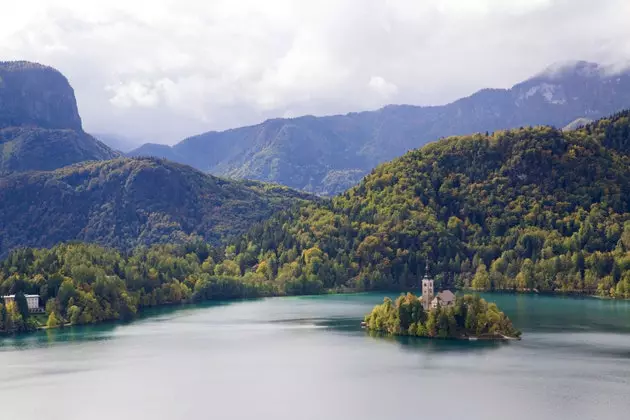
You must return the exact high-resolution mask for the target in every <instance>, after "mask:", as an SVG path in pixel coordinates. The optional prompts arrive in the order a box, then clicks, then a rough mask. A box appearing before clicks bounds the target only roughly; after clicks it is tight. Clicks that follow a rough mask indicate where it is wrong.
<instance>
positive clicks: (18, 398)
mask: <svg viewBox="0 0 630 420" xmlns="http://www.w3.org/2000/svg"><path fill="white" fill-rule="evenodd" d="M383 296H384V295H382V294H353V295H332V296H317V297H295V298H270V299H262V300H255V301H241V302H233V303H226V304H212V305H211V304H206V305H200V306H186V307H182V308H177V309H176V308H168V309H164V310H156V311H153V312H152V313H150V314H149V315H147V316H144V317H143V318H142V319H139V320H137V321H135V322H132V323H130V324H108V325H100V326H95V327H77V328H71V329H66V330H56V331H41V332H38V333H35V334H31V335H25V336H20V337H18V338H8V339H0V363H1V369H0V405H1V406H2V415H1V416H0V418H2V419H19V420H41V419H46V420H57V419H59V420H62V419H63V420H74V419H77V420H78V419H81V420H84V419H90V420H100V419H103V420H105V419H107V420H111V419H116V420H131V419H133V420H138V419H151V420H162V419H164V420H166V419H168V420H177V419H254V418H258V419H274V420H285V419H327V420H331V419H340V420H341V419H344V420H347V419H362V420H363V419H366V420H371V419H387V418H409V419H416V418H417V419H420V418H441V419H464V418H465V419H484V420H488V419H490V420H493V419H502V420H503V419H537V420H547V419H554V420H555V419H606V420H614V419H627V418H628V417H629V416H630V414H629V413H630V302H626V301H608V300H598V299H578V298H564V297H548V296H531V295H508V294H505V295H499V294H497V295H484V297H485V298H486V299H488V300H490V301H494V302H497V304H498V305H499V306H500V308H501V309H503V310H504V311H505V312H506V313H507V314H508V315H509V316H510V317H511V318H512V321H513V322H514V324H515V326H516V327H517V328H520V329H521V330H522V331H523V340H522V341H518V342H508V343H495V342H458V341H437V340H427V339H411V338H408V339H387V338H373V337H370V336H369V335H368V334H367V333H366V332H365V331H363V330H361V328H360V327H359V323H360V321H361V319H362V318H363V315H364V314H365V313H366V312H368V311H369V310H370V309H371V308H372V307H373V305H375V304H377V303H380V302H381V301H382V299H383Z"/></svg>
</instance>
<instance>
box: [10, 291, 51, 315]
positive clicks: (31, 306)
mask: <svg viewBox="0 0 630 420" xmlns="http://www.w3.org/2000/svg"><path fill="white" fill-rule="evenodd" d="M24 297H25V298H26V304H27V305H28V311H29V312H43V308H41V307H40V306H39V295H24ZM2 299H3V300H4V304H5V305H7V304H9V303H10V302H15V295H6V296H2Z"/></svg>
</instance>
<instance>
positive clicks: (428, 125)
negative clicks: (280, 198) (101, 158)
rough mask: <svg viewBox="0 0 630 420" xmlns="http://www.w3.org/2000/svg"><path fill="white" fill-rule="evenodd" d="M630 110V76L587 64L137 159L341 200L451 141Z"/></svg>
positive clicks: (151, 150) (264, 127) (184, 144)
mask: <svg viewBox="0 0 630 420" xmlns="http://www.w3.org/2000/svg"><path fill="white" fill-rule="evenodd" d="M628 107H630V71H628V70H625V71H612V70H610V69H609V68H607V67H603V66H600V65H598V64H594V63H589V62H584V61H579V62H573V63H565V64H562V65H556V66H552V67H550V68H548V69H547V70H545V71H544V72H542V73H540V74H538V75H536V76H534V77H532V78H530V79H528V80H526V81H524V82H522V83H518V84H516V85H515V86H513V87H512V88H510V89H484V90H481V91H479V92H477V93H475V94H473V95H471V96H469V97H466V98H462V99H460V100H457V101H455V102H453V103H450V104H447V105H443V106H428V107H423V106H411V105H390V106H386V107H384V108H382V109H379V110H377V111H368V112H359V113H350V114H346V115H335V116H327V117H314V116H304V117H299V118H291V119H284V118H279V119H272V120H268V121H265V122H263V123H261V124H258V125H254V126H249V127H242V128H235V129H231V130H227V131H221V132H216V131H211V132H208V133H204V134H200V135H198V136H193V137H190V138H187V139H185V140H183V141H181V142H179V143H177V144H176V145H174V146H172V147H170V146H166V145H157V144H145V145H143V146H141V147H139V148H138V149H135V150H133V151H132V152H130V153H129V155H130V156H157V157H163V158H166V159H169V160H173V161H177V162H181V163H186V164H188V165H191V166H193V167H195V168H197V169H200V170H202V171H204V172H209V173H212V174H215V175H221V176H228V177H233V178H246V179H255V180H261V181H267V182H275V183H279V184H283V185H287V186H289V187H292V188H296V189H301V190H304V191H308V192H312V193H316V194H320V195H334V194H338V193H340V192H342V191H344V190H346V189H347V188H348V187H350V186H352V185H355V184H356V183H357V182H358V181H359V180H360V179H361V178H362V177H363V176H365V175H366V174H367V173H369V172H370V171H371V170H372V169H373V168H375V167H376V166H377V165H378V164H380V163H382V162H385V161H388V160H391V159H393V158H395V157H397V156H401V155H402V154H404V153H405V152H407V151H408V150H411V149H415V148H418V147H421V146H422V145H424V144H426V143H427V142H429V141H434V140H436V139H439V138H441V137H446V136H452V135H463V134H468V133H474V132H481V133H483V132H486V131H488V132H492V131H496V130H503V129H509V128H518V127H521V126H530V125H551V126H555V127H559V128H562V127H564V126H566V125H568V124H570V123H571V122H573V121H575V120H577V119H579V118H583V119H587V120H595V119H597V118H600V117H602V116H605V115H608V114H612V113H615V112H618V111H620V110H622V109H624V108H628Z"/></svg>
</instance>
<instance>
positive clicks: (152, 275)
mask: <svg viewBox="0 0 630 420" xmlns="http://www.w3.org/2000/svg"><path fill="white" fill-rule="evenodd" d="M285 290H286V291H289V292H293V291H292V290H291V289H290V285H285V286H284V287H282V288H281V287H279V286H278V285H277V284H274V283H272V282H270V281H269V280H268V279H267V278H265V277H264V276H263V275H262V274H260V273H256V272H248V273H247V274H245V275H241V270H240V268H239V267H238V266H237V265H236V264H235V263H234V262H233V261H230V260H226V259H225V258H223V257H222V256H221V255H220V254H219V253H218V249H217V248H213V247H212V246H211V245H208V244H207V243H204V242H201V241H198V242H191V243H189V244H187V245H180V246H175V245H155V246H153V247H151V248H149V249H147V248H137V249H136V250H134V251H133V252H131V253H128V254H123V253H121V252H119V251H116V250H113V249H108V248H103V247H100V246H98V245H90V244H81V243H70V244H63V245H58V246H55V247H53V248H52V249H21V250H18V251H15V252H13V253H11V255H10V256H9V258H7V259H6V260H5V261H4V262H3V263H2V264H1V265H0V295H7V294H16V302H15V304H10V305H8V307H5V306H4V305H3V302H0V332H19V331H25V330H29V329H32V328H35V327H36V326H37V324H36V323H35V322H33V321H34V319H32V318H33V316H29V314H28V310H26V312H25V311H24V310H20V308H23V305H20V304H19V302H20V299H18V298H17V297H18V296H19V294H39V295H40V299H41V301H42V305H44V306H45V308H46V314H47V317H48V318H47V320H46V321H45V323H46V324H47V325H48V326H49V327H56V326H60V325H63V324H66V323H71V324H91V323H97V322H103V321H107V320H116V319H122V320H124V319H130V318H132V317H133V316H134V315H135V314H136V313H137V312H138V310H139V309H141V308H144V307H150V306H157V305H165V304H177V303H182V302H188V301H201V300H208V299H234V298H246V297H260V296H271V295H278V294H284V293H285ZM43 323H44V322H42V324H43Z"/></svg>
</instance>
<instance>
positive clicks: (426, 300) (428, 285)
mask: <svg viewBox="0 0 630 420" xmlns="http://www.w3.org/2000/svg"><path fill="white" fill-rule="evenodd" d="M433 296H434V289H433V279H432V278H430V277H429V261H427V265H426V268H425V269H424V278H423V279H422V306H423V307H424V309H425V310H427V309H429V307H430V305H431V301H432V300H433Z"/></svg>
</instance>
